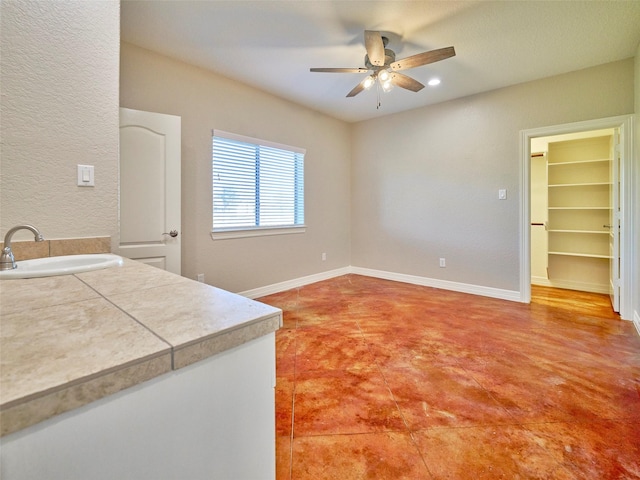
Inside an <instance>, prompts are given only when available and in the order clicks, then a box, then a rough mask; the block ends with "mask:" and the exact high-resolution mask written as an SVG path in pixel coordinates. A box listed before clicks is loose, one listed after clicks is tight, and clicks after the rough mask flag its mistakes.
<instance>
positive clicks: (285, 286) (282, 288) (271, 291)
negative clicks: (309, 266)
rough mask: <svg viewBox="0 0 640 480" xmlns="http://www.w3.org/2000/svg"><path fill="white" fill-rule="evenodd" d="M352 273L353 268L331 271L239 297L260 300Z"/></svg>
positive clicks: (281, 283) (258, 289)
mask: <svg viewBox="0 0 640 480" xmlns="http://www.w3.org/2000/svg"><path fill="white" fill-rule="evenodd" d="M349 273H351V267H343V268H337V269H335V270H329V271H327V272H321V273H316V274H313V275H308V276H306V277H300V278H294V279H293V280H287V281H286V282H280V283H274V284H272V285H267V286H265V287H258V288H254V289H252V290H246V291H244V292H238V295H242V296H243V297H247V298H252V299H253V298H260V297H264V296H267V295H273V294H274V293H279V292H284V291H285V290H291V289H292V288H298V287H303V286H304V285H309V284H310V283H316V282H321V281H322V280H328V279H330V278H334V277H340V276H342V275H347V274H349Z"/></svg>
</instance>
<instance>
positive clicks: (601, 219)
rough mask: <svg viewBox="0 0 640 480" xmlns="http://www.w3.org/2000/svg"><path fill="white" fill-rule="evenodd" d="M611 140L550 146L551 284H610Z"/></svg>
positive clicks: (604, 139)
mask: <svg viewBox="0 0 640 480" xmlns="http://www.w3.org/2000/svg"><path fill="white" fill-rule="evenodd" d="M610 145H611V143H610V137H608V136H607V137H597V138H595V139H594V138H591V139H588V140H583V141H577V140H572V141H567V142H558V143H557V144H555V145H554V144H549V157H548V164H547V175H548V207H547V208H548V225H547V230H548V242H549V250H548V256H549V259H548V261H549V263H548V264H549V278H550V279H551V280H552V281H553V279H554V277H556V278H558V279H559V280H560V279H562V280H563V281H569V282H575V283H581V282H583V281H585V280H587V279H586V278H584V277H585V275H586V274H589V275H591V274H593V275H594V276H595V277H596V278H591V279H589V280H588V283H590V284H601V285H602V288H604V286H605V285H606V284H607V281H608V280H607V278H606V275H607V272H608V264H609V259H610V258H611V257H610V252H609V234H610V232H609V227H608V225H609V216H610V213H611V209H610V191H611V188H612V184H611V178H610V168H611V158H610Z"/></svg>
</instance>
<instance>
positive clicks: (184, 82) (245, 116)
mask: <svg viewBox="0 0 640 480" xmlns="http://www.w3.org/2000/svg"><path fill="white" fill-rule="evenodd" d="M120 99H121V105H122V106H123V107H128V108H134V109H139V110H147V111H153V112H160V113H168V114H172V115H179V116H180V117H182V232H183V237H182V274H183V275H184V276H186V277H190V278H195V276H196V275H197V274H198V273H204V274H205V280H206V282H207V283H210V284H213V285H216V286H219V287H221V288H225V289H227V290H231V291H245V290H249V289H253V288H257V287H262V286H266V285H271V284H274V283H278V282H282V281H287V280H291V279H295V278H298V277H303V276H306V275H312V274H315V273H320V272H324V271H327V270H332V269H335V268H340V267H345V266H347V265H349V260H350V258H349V256H350V252H349V246H350V239H349V230H350V218H349V202H350V183H349V165H350V159H351V144H350V142H351V127H350V125H348V124H346V123H344V122H341V121H339V120H335V119H332V118H330V117H327V116H325V115H322V114H319V113H317V112H313V111H311V110H307V109H305V108H303V107H300V106H298V105H295V104H292V103H289V102H287V101H284V100H282V99H279V98H276V97H274V96H271V95H268V94H266V93H263V92H260V91H257V90H256V89H254V88H251V87H248V86H245V85H242V84H239V83H237V82H233V81H231V80H229V79H227V78H224V77H221V76H219V75H216V74H214V73H212V72H210V71H207V70H203V69H200V68H197V67H194V66H191V65H188V64H185V63H181V62H178V61H175V60H172V59H170V58H168V57H165V56H161V55H158V54H155V53H152V52H150V51H148V50H144V49H141V48H139V47H136V46H133V45H128V44H123V45H122V52H121V85H120ZM214 128H216V129H221V130H226V131H229V132H233V133H238V134H241V135H248V136H251V137H257V138H262V139H266V140H271V141H274V142H278V143H284V144H287V145H294V146H298V147H302V148H306V149H307V153H306V157H305V183H306V185H305V187H306V188H305V206H306V208H305V221H306V224H307V231H306V233H304V234H293V235H277V236H269V237H258V238H243V239H226V240H216V241H214V240H211V238H210V236H209V234H210V231H211V216H212V206H211V130H212V129H214ZM322 252H326V253H327V260H326V261H322V260H321V254H322Z"/></svg>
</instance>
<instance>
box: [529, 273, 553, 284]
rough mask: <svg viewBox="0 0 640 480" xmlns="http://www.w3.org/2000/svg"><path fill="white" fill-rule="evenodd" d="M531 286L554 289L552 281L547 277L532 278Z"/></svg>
mask: <svg viewBox="0 0 640 480" xmlns="http://www.w3.org/2000/svg"><path fill="white" fill-rule="evenodd" d="M531 285H540V286H542V287H552V286H553V285H552V284H551V281H550V280H549V279H548V278H547V277H534V276H533V275H532V276H531Z"/></svg>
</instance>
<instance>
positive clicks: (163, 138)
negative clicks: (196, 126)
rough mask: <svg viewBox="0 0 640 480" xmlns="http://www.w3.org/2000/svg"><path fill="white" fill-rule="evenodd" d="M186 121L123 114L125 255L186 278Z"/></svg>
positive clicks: (122, 226)
mask: <svg viewBox="0 0 640 480" xmlns="http://www.w3.org/2000/svg"><path fill="white" fill-rule="evenodd" d="M180 149H181V118H180V117H176V116H174V115H165V114H160V113H152V112H143V111H139V110H131V109H128V108H121V109H120V246H119V254H120V255H122V256H123V257H127V258H132V259H135V260H138V261H141V262H144V263H148V264H150V265H154V266H156V267H158V268H162V269H164V270H168V271H170V272H173V273H176V274H178V275H179V274H180V262H181V260H180V243H181V228H180V161H181V150H180Z"/></svg>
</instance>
